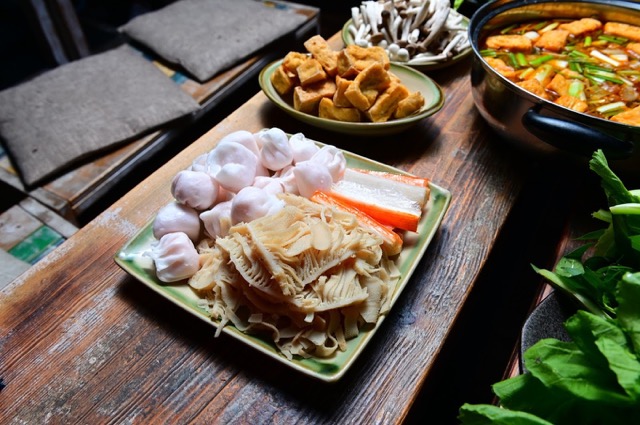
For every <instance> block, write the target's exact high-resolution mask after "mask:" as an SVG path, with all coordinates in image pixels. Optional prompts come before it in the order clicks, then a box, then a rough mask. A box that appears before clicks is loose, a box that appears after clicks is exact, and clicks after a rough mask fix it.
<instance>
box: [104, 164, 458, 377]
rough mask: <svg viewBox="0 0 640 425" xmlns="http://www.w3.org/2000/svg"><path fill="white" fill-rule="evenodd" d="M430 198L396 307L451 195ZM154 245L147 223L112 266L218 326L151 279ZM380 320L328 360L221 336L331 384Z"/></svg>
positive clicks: (405, 262) (234, 332)
mask: <svg viewBox="0 0 640 425" xmlns="http://www.w3.org/2000/svg"><path fill="white" fill-rule="evenodd" d="M344 155H345V157H346V159H347V165H348V166H349V167H351V168H364V169H371V170H380V171H387V172H394V173H401V174H406V173H404V172H403V171H401V170H398V169H396V168H393V167H389V166H387V165H385V164H382V163H379V162H375V161H372V160H370V159H367V158H364V157H362V156H359V155H355V154H352V153H349V152H344ZM430 188H431V195H430V197H429V201H428V203H427V205H426V206H425V211H424V214H423V216H422V218H421V220H420V224H419V226H418V231H417V232H416V233H407V234H406V235H405V237H404V239H405V242H404V246H403V249H402V252H401V253H400V254H399V255H398V258H397V264H398V267H399V269H400V272H401V277H400V281H399V282H398V285H397V288H396V292H395V293H394V295H393V298H392V301H391V307H392V308H393V305H394V304H395V302H396V300H397V299H398V297H399V296H400V293H401V292H402V290H403V289H404V287H405V286H406V285H407V283H408V282H409V279H410V277H411V275H412V273H413V271H414V270H415V268H416V267H417V265H418V262H419V261H420V259H421V258H422V256H423V254H424V252H425V251H426V249H427V246H428V245H429V243H430V242H431V240H432V239H433V237H434V235H435V233H436V232H437V230H438V227H439V226H440V223H441V222H442V219H443V217H444V215H445V213H446V211H447V209H448V207H449V203H450V202H451V193H450V192H449V191H448V190H446V189H444V188H442V187H440V186H438V185H436V184H433V183H431V184H430ZM155 241H156V239H155V238H154V237H153V231H152V222H149V223H148V224H147V225H146V226H145V227H144V228H142V229H141V230H140V231H139V232H138V233H137V234H136V235H135V236H134V237H133V238H132V239H131V240H130V241H129V242H127V243H126V244H125V245H124V246H123V247H122V248H121V249H120V250H119V251H118V252H117V253H116V255H115V261H116V263H117V264H118V265H119V266H120V267H122V268H123V269H124V270H125V271H126V272H128V273H129V274H130V275H132V276H133V277H135V278H136V279H138V280H139V281H140V282H142V283H143V284H144V285H146V286H148V287H149V288H151V289H152V290H153V291H155V292H157V293H158V294H160V295H161V296H163V297H165V298H166V299H167V300H169V301H170V302H172V303H174V304H177V305H178V306H179V307H181V308H183V309H184V310H186V311H188V312H189V313H191V314H193V315H194V316H195V317H197V318H199V319H201V320H204V321H205V322H207V323H210V324H211V325H213V326H214V327H216V328H217V327H218V322H217V321H214V320H212V319H211V318H210V317H208V316H207V314H206V313H205V312H204V310H202V309H201V308H200V307H199V306H198V304H199V303H198V302H199V300H200V298H199V297H198V296H197V295H196V294H195V293H194V292H193V291H192V290H191V288H190V287H189V286H188V285H187V284H186V283H183V284H165V283H162V282H161V281H159V280H158V279H157V278H156V275H155V270H154V266H153V262H152V260H151V258H150V257H149V256H148V253H149V252H150V250H151V245H152V244H153V243H154V242H155ZM384 317H385V316H381V317H380V318H379V319H378V322H377V324H376V326H375V327H373V328H372V329H371V330H367V331H364V332H360V334H359V335H358V336H357V337H356V338H354V339H351V340H349V341H348V342H347V350H346V351H344V352H340V351H338V352H337V354H336V355H335V356H333V357H331V358H327V359H320V358H308V359H303V358H295V357H294V359H292V360H289V359H287V358H286V357H285V356H283V355H282V354H280V353H279V352H278V351H277V349H276V347H275V345H274V344H273V343H272V342H271V341H269V340H268V339H267V338H261V337H260V336H256V335H248V334H245V333H242V332H240V331H239V330H238V329H236V328H235V327H233V326H232V325H227V326H225V327H224V328H223V329H222V332H225V333H227V334H228V335H230V336H232V337H233V338H237V339H239V340H240V341H243V342H244V343H246V344H248V345H250V346H252V347H254V348H255V349H256V350H258V351H261V352H262V353H265V354H267V355H268V356H271V357H272V358H275V359H277V360H279V361H281V362H282V363H284V364H286V365H288V366H290V367H292V368H294V369H296V370H298V371H300V372H302V373H305V374H307V375H310V376H312V377H315V378H318V379H320V380H322V381H326V382H332V381H336V380H338V379H340V378H341V377H342V376H343V375H344V374H345V372H346V371H347V369H348V368H349V367H350V366H351V365H352V364H353V362H354V361H355V360H356V358H357V357H358V355H360V353H362V351H363V350H364V348H365V347H366V345H367V343H368V342H369V341H370V340H371V338H372V337H373V335H374V333H375V332H376V330H377V329H378V328H379V327H380V324H381V323H382V321H383V320H384Z"/></svg>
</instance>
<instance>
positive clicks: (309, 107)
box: [293, 86, 322, 114]
mask: <svg viewBox="0 0 640 425" xmlns="http://www.w3.org/2000/svg"><path fill="white" fill-rule="evenodd" d="M321 99H322V95H321V94H320V93H318V92H317V91H307V90H305V89H304V88H303V87H302V86H296V87H295V88H294V89H293V109H295V110H296V111H300V112H304V113H307V114H313V113H315V111H316V108H317V107H318V104H319V103H320V100H321Z"/></svg>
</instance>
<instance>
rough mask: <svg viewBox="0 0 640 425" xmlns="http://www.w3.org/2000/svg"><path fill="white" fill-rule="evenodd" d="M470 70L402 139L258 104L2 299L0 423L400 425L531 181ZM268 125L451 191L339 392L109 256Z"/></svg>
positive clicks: (455, 76) (446, 85) (447, 85)
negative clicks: (480, 108)
mask: <svg viewBox="0 0 640 425" xmlns="http://www.w3.org/2000/svg"><path fill="white" fill-rule="evenodd" d="M331 41H332V43H334V46H339V45H340V41H339V39H338V38H337V37H334V38H333V39H332V40H331ZM469 69H470V62H469V61H463V62H460V63H458V64H456V65H454V66H453V67H451V68H446V69H443V70H439V71H435V72H432V73H429V74H428V75H429V76H430V77H431V78H433V79H434V80H435V81H436V82H437V83H438V84H440V85H441V86H442V87H443V89H444V91H445V96H446V103H445V106H444V108H443V109H442V110H441V111H439V112H438V113H437V114H436V115H434V116H433V117H430V118H427V119H425V120H423V121H422V122H420V123H419V124H418V125H417V126H416V127H414V128H412V129H410V130H408V131H407V132H404V133H401V134H398V135H394V136H388V137H382V138H376V139H374V138H369V139H364V138H357V137H353V136H343V135H338V134H333V133H329V132H325V131H323V130H319V129H315V128H312V127H308V126H306V125H303V124H300V123H299V122H297V121H294V120H293V119H292V118H290V117H289V116H287V115H286V114H285V113H284V112H282V111H280V110H279V109H278V108H276V107H275V106H274V105H272V104H270V103H269V101H268V100H267V98H266V97H265V96H264V95H263V94H262V93H257V94H256V95H255V96H254V97H253V98H251V99H250V100H249V101H248V102H247V103H246V104H244V105H243V106H242V107H241V108H239V109H238V110H236V111H235V112H234V113H233V114H231V115H230V116H228V117H227V118H225V119H224V120H223V121H222V122H220V123H219V124H218V125H216V126H215V127H214V128H212V129H211V130H210V131H209V132H207V133H206V134H204V135H203V136H202V137H201V138H199V139H198V140H197V141H196V142H195V143H193V144H191V145H190V146H188V147H187V148H186V149H185V150H184V151H182V152H181V153H180V154H179V155H177V156H176V157H174V158H173V159H172V160H170V161H169V162H168V163H167V164H165V165H164V166H163V167H161V168H160V169H159V170H158V171H156V172H155V173H154V174H152V175H151V176H150V177H149V178H147V179H146V180H144V181H142V182H141V183H140V184H139V185H138V186H137V187H135V188H134V189H133V190H132V191H131V192H130V193H128V194H127V195H126V196H124V197H123V198H122V199H120V200H119V201H118V202H116V203H115V204H114V205H112V206H111V207H110V208H109V209H108V210H106V211H105V212H104V213H102V214H101V215H99V216H98V217H97V218H96V219H94V220H93V221H91V222H90V223H89V224H88V225H86V226H85V227H84V228H82V229H80V230H79V231H78V232H77V233H76V234H75V235H74V236H72V237H71V238H70V239H69V240H67V241H66V242H65V243H64V244H63V245H62V246H60V247H59V248H58V249H57V250H56V251H54V252H53V253H52V254H50V255H49V256H48V257H47V258H46V259H44V260H43V261H41V262H40V263H38V264H37V265H36V266H34V267H33V268H32V269H30V270H29V271H28V272H27V273H26V274H24V275H23V276H22V277H21V278H19V279H18V280H16V281H14V282H13V283H12V284H10V285H9V286H8V287H6V288H5V290H4V291H2V292H1V293H0V377H2V379H3V380H4V383H5V384H6V387H5V388H4V389H3V390H2V391H1V392H0V422H2V423H12V422H14V423H145V424H146V423H186V422H195V423H220V424H227V423H251V424H263V423H264V424H266V423H381V424H388V423H400V422H402V421H403V420H404V419H405V417H406V416H407V414H408V412H409V409H410V408H411V406H412V403H413V402H414V400H415V399H416V398H417V397H418V394H419V391H420V389H421V387H422V386H423V385H424V384H425V382H428V380H429V378H430V375H431V372H432V370H431V369H432V367H433V365H434V360H435V358H436V356H437V355H438V353H439V351H440V350H441V348H442V346H443V344H444V342H445V340H446V339H447V337H448V336H449V332H450V331H451V329H452V327H453V324H454V322H455V320H456V318H457V316H458V314H459V312H460V311H461V309H462V306H463V305H464V303H465V301H466V299H467V298H468V295H469V293H470V292H471V291H472V290H473V288H474V284H475V283H476V282H477V280H478V277H479V275H480V273H481V271H482V270H483V267H484V266H485V264H486V262H487V260H488V258H489V256H490V254H491V252H492V249H493V248H494V246H495V243H496V240H497V238H498V235H499V233H500V230H501V228H502V226H503V225H504V223H505V221H506V220H507V218H508V216H509V214H510V212H511V211H512V209H513V207H514V204H515V203H516V200H517V198H518V196H519V192H520V190H521V189H522V188H523V186H524V182H525V180H526V179H527V178H528V175H529V172H530V161H528V160H527V158H526V157H524V156H518V155H514V154H513V151H512V150H511V149H510V148H508V147H506V146H505V145H504V144H503V143H501V141H500V140H497V138H496V136H495V135H494V133H493V132H491V131H490V130H489V129H488V127H487V125H486V123H485V121H484V120H483V119H482V118H481V117H480V116H479V114H478V113H477V111H476V109H475V107H474V104H473V99H472V96H471V86H470V81H469ZM268 127H280V128H282V129H283V130H285V131H286V132H289V133H296V132H303V133H304V134H305V135H306V136H307V137H310V138H313V139H315V140H319V141H321V142H324V143H329V144H334V145H336V146H338V147H340V148H342V149H345V150H348V151H351V152H354V153H357V154H360V155H364V156H367V157H369V158H371V159H374V160H376V161H380V162H383V163H386V164H389V165H392V166H395V167H398V168H400V169H403V170H406V171H408V172H411V173H413V174H416V175H420V176H425V177H428V178H430V179H431V180H432V181H433V182H435V183H436V184H438V185H440V186H443V187H444V188H446V189H448V190H450V191H451V193H452V202H451V205H450V208H449V210H448V213H447V214H446V216H445V218H444V220H443V223H442V226H441V228H440V229H439V231H438V233H437V235H436V237H435V239H434V240H433V242H432V243H431V245H430V246H429V248H428V249H427V252H426V254H425V256H424V257H423V259H422V260H421V262H420V264H419V266H418V267H417V269H416V271H415V273H414V275H413V277H412V279H411V280H410V282H409V284H408V285H407V287H406V289H405V291H404V293H403V294H402V295H401V297H400V299H399V300H398V302H397V304H396V305H395V307H394V309H393V310H392V311H391V312H390V314H389V317H388V318H387V319H386V320H385V321H384V323H383V324H382V329H380V331H379V332H377V333H376V335H375V337H374V339H373V340H372V341H371V343H370V344H369V346H368V347H367V348H366V350H365V352H364V353H363V355H362V356H360V357H359V358H358V360H357V361H356V363H355V364H354V365H353V367H352V368H351V369H350V370H349V372H348V373H347V374H346V375H345V376H344V377H343V378H342V379H341V380H340V381H338V382H337V383H333V384H324V383H322V382H318V381H315V380H313V379H312V378H308V377H306V376H303V375H301V374H298V373H296V372H295V371H292V370H290V369H288V368H287V367H286V366H283V365H281V364H279V363H277V362H275V361H273V360H271V359H269V358H267V357H266V356H264V355H262V354H260V353H257V352H254V351H253V350H252V349H251V348H249V347H247V346H245V345H244V344H242V343H240V342H238V341H236V340H233V339H231V338H229V337H226V336H224V335H223V336H221V337H219V338H214V336H213V333H214V329H213V328H212V327H210V326H208V325H207V324H205V323H202V322H201V321H199V320H195V319H194V318H193V317H191V316H190V315H189V314H187V313H185V312H184V311H182V310H181V309H179V308H178V307H176V306H174V305H173V304H171V303H169V302H168V301H167V300H165V299H163V298H161V297H159V296H158V295H157V294H155V293H153V292H152V291H150V290H149V289H148V288H146V287H144V286H143V285H141V284H139V283H138V282H137V281H136V280H134V279H133V278H131V277H130V276H129V275H127V274H126V273H125V272H124V271H122V270H121V269H120V268H118V266H117V265H116V264H115V262H114V261H113V256H114V254H115V253H116V251H117V250H118V249H119V248H120V247H122V246H123V245H124V244H125V243H126V242H127V241H128V240H129V239H130V238H132V237H133V236H134V234H135V233H136V232H137V231H138V230H139V229H140V228H141V227H142V226H144V225H145V224H146V223H148V222H149V220H151V219H152V218H153V217H154V214H155V213H156V212H157V211H158V209H159V208H160V207H162V206H163V205H165V204H166V203H167V202H169V201H170V200H171V194H170V190H169V187H170V182H171V179H172V178H173V176H174V175H175V174H176V173H177V172H178V171H180V170H182V169H184V168H186V167H187V166H189V165H190V164H191V161H192V160H193V159H194V158H195V157H196V156H198V155H199V154H201V153H203V152H206V151H208V150H210V149H211V148H212V147H213V146H214V145H215V144H216V142H217V141H218V140H219V139H220V138H221V137H222V136H224V135H226V134H228V133H230V132H232V131H235V130H241V129H242V130H249V131H257V130H259V129H261V128H268ZM479 319H481V318H479Z"/></svg>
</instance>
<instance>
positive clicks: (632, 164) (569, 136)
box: [469, 0, 640, 171]
mask: <svg viewBox="0 0 640 425" xmlns="http://www.w3.org/2000/svg"><path fill="white" fill-rule="evenodd" d="M583 17H595V18H598V19H601V20H603V21H617V22H624V23H628V24H632V25H638V26H640V4H638V3H635V2H630V1H621V0H583V1H556V0H496V1H494V2H490V3H486V4H485V5H483V6H482V7H480V8H479V9H478V10H477V11H476V12H475V13H474V14H473V16H472V18H471V21H470V24H469V38H470V40H471V44H472V47H473V64H472V70H471V85H472V92H473V98H474V102H475V104H476V106H477V108H478V110H479V112H480V114H481V115H482V116H483V117H484V119H486V120H487V122H488V123H489V125H490V126H491V127H492V128H493V129H494V130H495V131H496V132H497V133H498V134H499V135H501V136H502V138H503V139H504V140H508V141H511V142H514V143H515V144H517V145H519V146H521V147H524V148H525V149H526V150H527V151H532V152H535V153H538V154H542V155H551V156H559V157H563V156H569V157H590V156H591V154H592V153H593V151H594V150H596V149H602V150H603V151H604V152H605V154H606V156H607V159H608V160H609V161H610V163H611V164H612V167H614V168H616V169H623V170H637V171H640V127H636V126H629V125H625V124H620V123H616V122H612V121H609V120H605V119H600V118H596V117H593V116H590V115H587V114H583V113H580V112H576V111H573V110H571V109H568V108H565V107H562V106H559V105H556V104H554V103H553V102H550V101H547V100H544V99H542V98H540V97H538V96H535V95H533V94H531V93H529V92H527V91H526V90H524V89H522V88H520V87H518V86H517V85H516V84H514V83H512V82H511V81H509V80H508V79H507V78H505V77H503V76H502V75H500V74H499V73H498V72H496V71H495V70H493V69H492V68H491V67H490V66H489V65H488V64H487V63H486V61H485V60H484V59H483V58H482V55H481V54H480V49H479V47H478V45H479V41H480V40H482V38H483V36H484V34H485V33H486V32H488V31H490V30H491V29H495V28H499V27H504V26H506V25H509V24H511V23H514V22H522V21H526V20H531V19H537V20H544V19H547V18H549V19H550V18H576V19H579V18H583Z"/></svg>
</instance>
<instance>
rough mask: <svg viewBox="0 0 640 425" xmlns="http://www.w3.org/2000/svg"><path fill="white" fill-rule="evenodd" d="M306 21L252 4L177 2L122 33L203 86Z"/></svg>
mask: <svg viewBox="0 0 640 425" xmlns="http://www.w3.org/2000/svg"><path fill="white" fill-rule="evenodd" d="M305 21H306V18H305V17H304V16H302V15H300V14H298V13H294V12H293V11H292V10H286V9H279V8H276V7H273V3H271V6H269V5H267V4H266V3H263V2H261V1H254V0H232V1H230V0H181V1H177V2H175V3H172V4H170V5H168V6H166V7H164V8H162V9H160V10H157V11H155V12H150V13H147V14H144V15H140V16H138V17H136V18H134V19H132V20H131V21H129V22H128V23H127V24H125V25H124V26H122V27H121V28H120V31H121V32H123V33H125V34H126V35H127V36H129V37H130V38H131V39H133V40H135V41H137V42H139V43H142V44H143V45H144V46H146V47H148V48H150V49H151V50H153V51H154V52H155V53H156V54H158V55H159V56H160V57H162V58H164V59H165V60H167V61H169V62H171V63H174V64H179V65H181V66H182V67H183V68H184V69H186V70H187V71H188V72H189V73H191V74H192V75H193V76H194V77H196V78H197V79H198V80H200V81H201V82H203V81H206V80H208V79H210V78H212V77H213V76H215V75H216V74H217V73H219V72H220V71H222V70H224V69H226V68H229V67H230V66H232V65H234V64H235V63H237V62H238V61H239V60H241V59H243V58H245V57H247V56H249V55H251V54H252V53H255V52H256V51H257V50H259V49H260V48H262V47H264V46H266V45H267V44H269V43H271V42H273V41H274V40H276V39H278V38H279V37H282V36H283V35H285V34H287V33H289V32H291V31H293V30H294V29H296V28H297V27H299V26H300V25H302V24H303V23H304V22H305Z"/></svg>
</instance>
